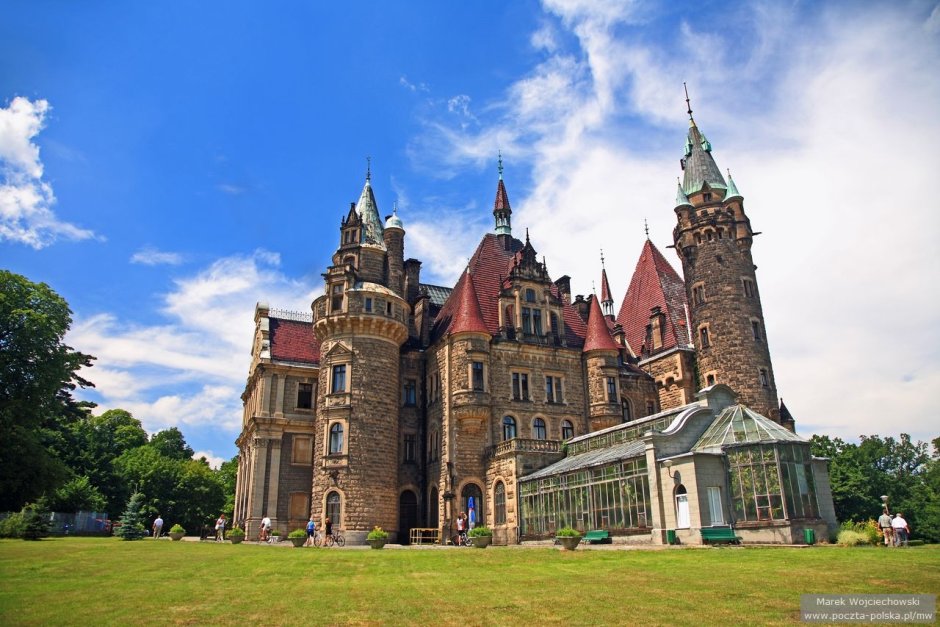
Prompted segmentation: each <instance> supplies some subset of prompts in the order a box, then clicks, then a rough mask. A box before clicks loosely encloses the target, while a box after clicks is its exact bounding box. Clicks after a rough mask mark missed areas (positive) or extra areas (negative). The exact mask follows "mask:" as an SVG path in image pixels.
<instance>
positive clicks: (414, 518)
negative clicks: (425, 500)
mask: <svg viewBox="0 0 940 627" xmlns="http://www.w3.org/2000/svg"><path fill="white" fill-rule="evenodd" d="M417 526H418V496H417V495H416V494H415V493H414V492H412V491H411V490H405V491H404V492H402V493H401V496H399V497H398V542H399V544H408V538H409V535H410V534H409V532H410V531H411V529H412V528H413V527H417Z"/></svg>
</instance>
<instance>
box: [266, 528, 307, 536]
mask: <svg viewBox="0 0 940 627" xmlns="http://www.w3.org/2000/svg"><path fill="white" fill-rule="evenodd" d="M304 533H306V532H304ZM271 535H272V536H278V537H280V535H281V530H280V529H272V530H271Z"/></svg>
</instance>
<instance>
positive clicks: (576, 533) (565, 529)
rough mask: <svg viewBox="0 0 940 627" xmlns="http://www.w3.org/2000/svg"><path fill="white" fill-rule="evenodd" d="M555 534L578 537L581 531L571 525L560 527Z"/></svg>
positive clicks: (559, 536) (560, 536) (562, 536)
mask: <svg viewBox="0 0 940 627" xmlns="http://www.w3.org/2000/svg"><path fill="white" fill-rule="evenodd" d="M555 536H556V537H558V538H580V537H581V532H580V531H578V530H577V529H573V528H571V527H562V528H561V529H559V530H558V531H556V532H555Z"/></svg>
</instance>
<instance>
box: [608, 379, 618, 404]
mask: <svg viewBox="0 0 940 627" xmlns="http://www.w3.org/2000/svg"><path fill="white" fill-rule="evenodd" d="M607 401H608V402H610V403H616V402H617V380H616V379H615V378H613V377H607Z"/></svg>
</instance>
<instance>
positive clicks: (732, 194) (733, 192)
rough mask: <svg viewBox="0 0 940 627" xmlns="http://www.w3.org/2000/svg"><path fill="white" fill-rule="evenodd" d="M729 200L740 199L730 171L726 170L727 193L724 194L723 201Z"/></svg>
mask: <svg viewBox="0 0 940 627" xmlns="http://www.w3.org/2000/svg"><path fill="white" fill-rule="evenodd" d="M731 198H741V199H743V197H742V196H741V193H740V192H738V186H737V185H735V184H734V179H733V178H731V170H728V193H727V194H725V200H730V199H731Z"/></svg>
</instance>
